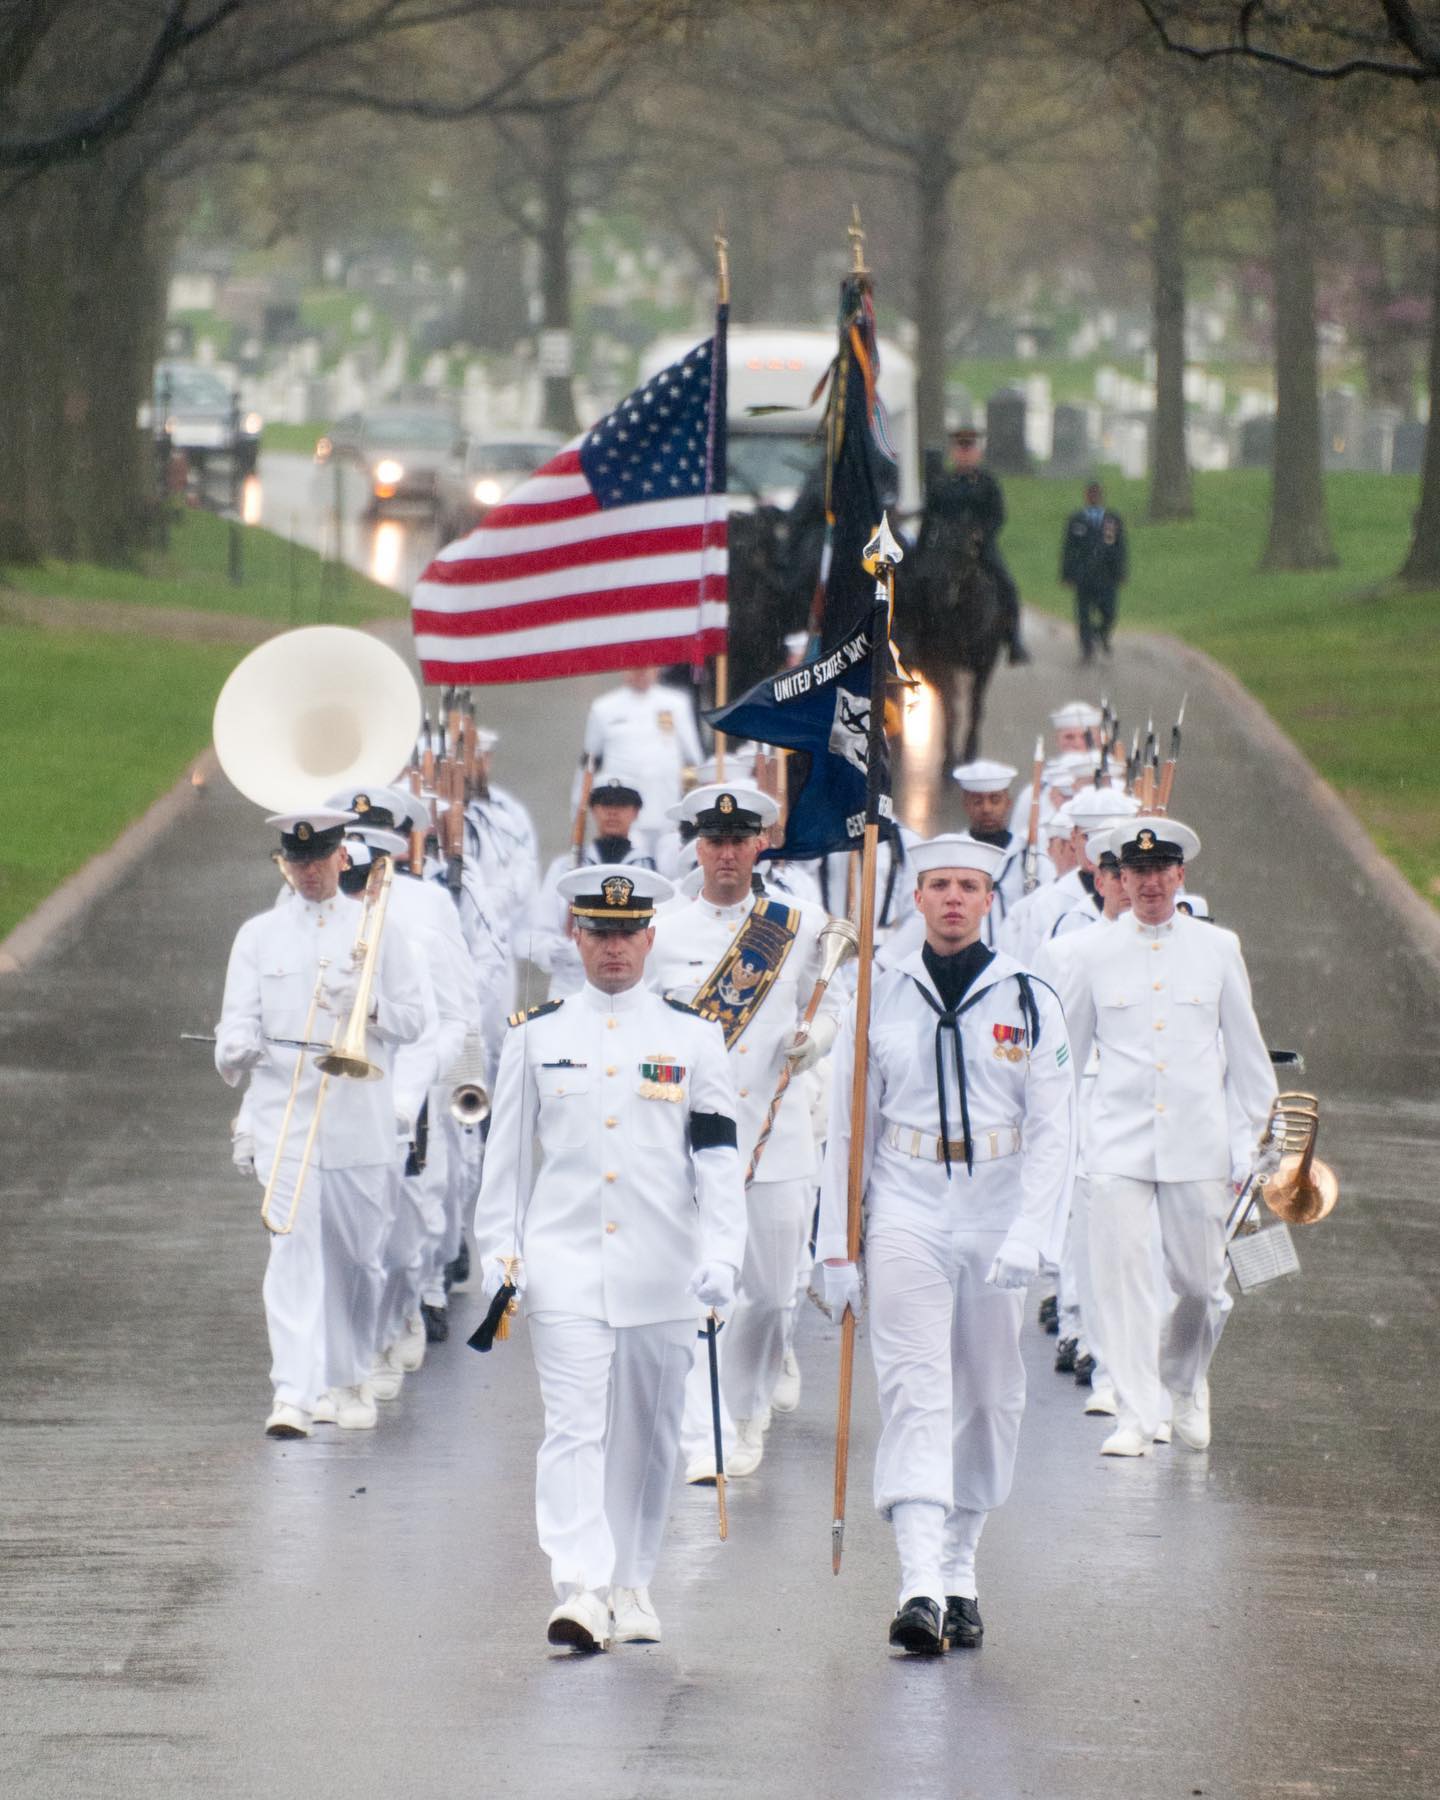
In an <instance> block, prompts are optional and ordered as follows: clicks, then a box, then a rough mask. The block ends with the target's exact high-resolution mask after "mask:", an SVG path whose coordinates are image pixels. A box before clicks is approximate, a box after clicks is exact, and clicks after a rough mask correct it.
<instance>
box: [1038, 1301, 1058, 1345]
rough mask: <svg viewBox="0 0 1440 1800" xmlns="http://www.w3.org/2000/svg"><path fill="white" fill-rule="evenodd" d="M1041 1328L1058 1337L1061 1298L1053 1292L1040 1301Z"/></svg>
mask: <svg viewBox="0 0 1440 1800" xmlns="http://www.w3.org/2000/svg"><path fill="white" fill-rule="evenodd" d="M1040 1329H1041V1330H1042V1331H1047V1332H1049V1334H1050V1336H1051V1337H1057V1336H1058V1335H1059V1332H1060V1298H1059V1295H1057V1294H1051V1295H1049V1297H1048V1298H1046V1299H1044V1300H1042V1301H1041V1302H1040Z"/></svg>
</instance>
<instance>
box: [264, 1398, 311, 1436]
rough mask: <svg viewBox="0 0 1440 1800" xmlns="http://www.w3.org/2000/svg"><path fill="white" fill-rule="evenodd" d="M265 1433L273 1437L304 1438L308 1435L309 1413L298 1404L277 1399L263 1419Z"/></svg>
mask: <svg viewBox="0 0 1440 1800" xmlns="http://www.w3.org/2000/svg"><path fill="white" fill-rule="evenodd" d="M265 1435H266V1437H273V1438H306V1437H309V1435H310V1415H309V1413H307V1412H301V1410H300V1408H299V1407H298V1406H290V1405H289V1404H288V1403H287V1402H286V1401H284V1400H277V1401H276V1402H275V1404H274V1406H272V1407H271V1408H270V1417H269V1418H268V1419H267V1420H266V1421H265Z"/></svg>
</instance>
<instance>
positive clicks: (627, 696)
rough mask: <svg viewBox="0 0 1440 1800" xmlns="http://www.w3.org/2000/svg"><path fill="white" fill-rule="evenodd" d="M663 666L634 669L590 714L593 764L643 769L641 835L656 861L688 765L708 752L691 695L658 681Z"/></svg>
mask: <svg viewBox="0 0 1440 1800" xmlns="http://www.w3.org/2000/svg"><path fill="white" fill-rule="evenodd" d="M659 672H660V671H659V670H658V669H631V670H630V672H629V673H628V674H627V675H626V677H625V680H624V684H623V685H622V686H621V687H618V688H612V689H611V691H610V692H609V693H608V694H601V695H600V697H599V699H598V700H595V701H592V703H591V706H590V711H589V714H588V715H587V717H586V720H585V754H586V755H587V756H588V757H589V758H590V766H591V767H592V768H593V769H597V770H606V769H633V770H635V771H636V772H637V773H638V774H639V775H640V777H641V792H642V793H643V795H644V805H643V806H642V808H641V811H640V817H639V820H638V821H637V824H636V841H637V843H638V845H639V847H640V848H641V849H642V850H644V851H645V852H646V854H647V855H650V856H653V857H655V859H656V861H657V862H659V861H660V860H661V858H660V852H659V846H660V843H661V841H662V840H663V839H666V838H668V837H670V836H671V835H672V833H671V827H670V824H669V822H668V820H667V819H666V817H665V809H666V807H667V806H673V805H674V804H675V802H676V801H677V800H678V799H679V798H680V795H681V792H682V791H683V789H684V786H685V771H686V769H687V768H689V769H693V768H695V767H696V765H697V764H698V763H699V762H700V759H701V757H702V756H703V755H704V751H703V750H702V749H701V747H700V733H699V731H698V730H697V729H696V725H695V714H694V711H693V708H692V705H691V700H690V696H689V695H688V694H685V693H682V692H681V691H680V689H679V688H673V687H665V686H664V685H662V684H660V683H658V682H657V681H656V676H657V675H658V674H659Z"/></svg>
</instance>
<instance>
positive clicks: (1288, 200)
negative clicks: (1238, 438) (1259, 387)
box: [1260, 94, 1339, 569]
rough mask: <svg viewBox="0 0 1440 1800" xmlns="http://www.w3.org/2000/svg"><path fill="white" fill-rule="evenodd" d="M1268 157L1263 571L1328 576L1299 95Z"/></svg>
mask: <svg viewBox="0 0 1440 1800" xmlns="http://www.w3.org/2000/svg"><path fill="white" fill-rule="evenodd" d="M1276 123H1277V129H1276V132H1275V136H1274V139H1273V141H1272V148H1271V153H1270V198H1271V205H1272V207H1273V209H1274V214H1275V222H1274V228H1275V242H1274V256H1273V268H1274V271H1275V396H1276V411H1275V459H1274V465H1273V472H1272V481H1271V490H1270V537H1269V541H1268V542H1267V544H1266V546H1265V554H1264V556H1263V557H1262V559H1261V565H1260V566H1261V567H1262V568H1265V569H1329V568H1333V567H1334V566H1335V564H1336V563H1337V562H1338V561H1339V558H1338V557H1337V556H1336V555H1335V549H1334V546H1333V544H1332V543H1331V540H1330V526H1329V522H1328V520H1327V519H1326V516H1325V475H1324V463H1323V459H1322V450H1321V435H1320V359H1319V344H1318V340H1317V337H1316V332H1315V235H1316V226H1315V213H1316V191H1315V190H1316V184H1315V110H1314V104H1313V101H1312V99H1311V97H1310V96H1309V95H1308V94H1307V95H1303V96H1297V97H1296V98H1295V99H1294V100H1293V101H1292V104H1291V105H1290V106H1289V108H1288V109H1286V115H1285V116H1282V117H1281V118H1280V119H1279V120H1277V122H1276Z"/></svg>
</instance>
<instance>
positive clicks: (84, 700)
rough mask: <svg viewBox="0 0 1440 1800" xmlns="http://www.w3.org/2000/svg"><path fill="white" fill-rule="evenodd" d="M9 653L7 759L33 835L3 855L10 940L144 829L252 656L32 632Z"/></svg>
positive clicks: (1, 706)
mask: <svg viewBox="0 0 1440 1800" xmlns="http://www.w3.org/2000/svg"><path fill="white" fill-rule="evenodd" d="M5 649H6V654H5V656H4V657H3V658H0V758H3V765H4V769H5V791H6V795H7V798H8V801H9V803H10V805H11V807H12V817H13V818H14V819H15V820H16V821H19V820H22V819H23V820H24V824H23V826H21V825H19V824H17V825H16V828H15V829H13V830H12V831H11V832H10V833H9V834H8V838H7V843H6V847H5V850H4V853H3V855H0V936H3V934H4V933H6V932H8V931H9V930H10V929H11V927H12V926H14V925H16V924H18V922H19V921H20V920H21V919H22V918H24V917H25V915H26V914H27V913H28V912H31V911H32V910H33V909H34V908H35V907H36V906H38V905H39V903H40V902H41V901H42V900H43V899H44V898H45V896H46V895H47V894H48V893H49V892H50V891H51V889H52V888H54V887H56V886H57V885H58V883H60V882H61V881H63V880H64V879H65V877H66V876H67V875H69V874H72V873H73V872H74V871H75V870H76V869H78V868H79V867H80V865H81V864H82V863H83V862H85V861H86V860H87V859H88V858H89V857H91V856H92V855H94V854H95V852H96V851H98V850H102V849H104V848H105V846H106V845H107V844H109V843H111V842H112V841H113V839H114V838H115V837H116V836H117V835H118V834H119V833H120V832H121V831H123V830H124V828H125V827H126V826H127V825H129V824H130V823H132V821H134V820H135V819H137V818H139V816H140V815H141V813H143V812H144V811H145V809H146V807H147V806H149V805H150V803H151V802H152V801H153V800H155V799H157V798H158V797H159V795H161V794H162V793H164V792H165V790H166V789H167V788H168V787H169V786H170V785H171V784H172V783H173V782H174V781H175V779H176V777H177V776H178V775H179V773H180V771H181V770H182V769H183V768H184V767H185V765H186V763H187V762H188V761H189V760H190V759H191V757H193V756H195V755H196V754H197V753H198V752H199V751H200V750H202V749H203V748H204V747H205V745H206V744H208V743H209V741H210V714H211V712H212V710H213V708H214V705H215V696H216V695H217V694H218V693H219V691H220V687H221V684H222V683H223V681H224V680H225V677H226V676H227V675H228V674H229V673H230V670H231V669H232V668H233V667H234V666H235V664H236V663H237V662H238V661H239V660H240V658H241V656H242V655H243V654H244V652H243V650H242V649H240V648H239V647H237V646H232V645H224V644H181V643H174V642H171V641H170V640H168V639H165V638H140V637H102V636H99V635H98V634H91V633H87V632H74V633H71V632H58V631H40V630H30V629H11V630H7V631H6V632H5ZM87 720H88V721H92V724H91V725H90V726H86V725H85V721H87ZM96 720H100V721H103V731H102V734H101V736H100V737H99V738H98V739H97V737H96V733H95V729H94V726H93V721H96ZM97 752H99V753H97Z"/></svg>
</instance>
